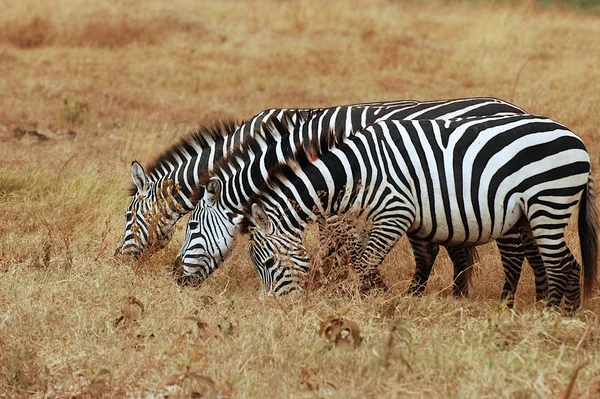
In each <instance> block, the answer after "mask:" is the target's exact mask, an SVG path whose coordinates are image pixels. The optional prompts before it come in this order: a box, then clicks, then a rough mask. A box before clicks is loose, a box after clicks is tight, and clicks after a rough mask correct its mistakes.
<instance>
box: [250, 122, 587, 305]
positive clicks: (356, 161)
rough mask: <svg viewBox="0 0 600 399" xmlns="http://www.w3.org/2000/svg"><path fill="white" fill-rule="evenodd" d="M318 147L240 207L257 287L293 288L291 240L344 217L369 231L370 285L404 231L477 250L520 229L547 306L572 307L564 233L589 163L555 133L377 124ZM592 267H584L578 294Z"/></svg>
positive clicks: (365, 254) (538, 126)
mask: <svg viewBox="0 0 600 399" xmlns="http://www.w3.org/2000/svg"><path fill="white" fill-rule="evenodd" d="M324 141H326V142H327V143H326V144H327V146H325V147H323V148H322V149H321V151H319V152H318V153H315V152H311V151H310V150H309V151H308V152H307V156H306V157H304V158H303V157H298V161H290V160H288V161H287V162H288V165H286V164H281V165H279V168H278V170H277V171H276V172H274V173H272V174H271V176H270V178H269V180H268V181H267V183H266V184H265V185H263V188H262V189H261V193H260V194H259V195H258V196H257V197H256V198H254V199H253V200H252V201H251V202H253V204H252V206H246V216H245V217H246V219H247V220H248V221H249V222H248V223H250V225H251V226H252V227H251V228H250V230H252V233H253V237H252V238H251V248H250V252H251V257H252V259H253V261H254V262H257V261H258V262H259V263H256V264H255V265H256V267H257V268H258V269H259V270H260V274H261V275H262V276H263V280H264V281H265V283H266V284H267V286H268V288H270V289H272V290H274V291H275V292H276V293H282V292H286V291H288V290H291V289H294V288H296V287H297V286H298V274H303V273H305V272H306V269H307V264H306V262H307V257H306V253H305V250H304V248H303V246H302V243H301V240H300V233H301V232H302V231H303V229H304V228H305V226H306V224H307V222H310V221H314V220H318V218H320V217H327V216H328V215H341V214H346V213H349V212H354V213H355V214H356V215H357V217H361V218H364V219H366V220H367V221H368V222H369V223H370V224H371V231H370V236H369V241H368V244H367V245H366V247H365V249H364V250H363V251H362V253H361V254H360V257H359V261H358V266H357V267H358V271H359V274H360V275H361V277H363V279H364V281H366V282H368V283H369V284H371V285H372V286H374V287H378V286H381V285H382V284H383V282H382V281H379V280H377V279H372V276H376V275H377V274H378V271H377V269H378V267H379V264H380V263H381V262H382V260H383V258H384V257H385V255H386V254H387V253H388V252H389V251H390V250H391V248H392V247H393V245H394V244H395V243H396V242H397V240H398V239H399V238H400V237H401V236H402V235H403V234H405V233H410V234H411V235H413V236H414V237H417V238H419V239H422V240H424V241H428V242H432V243H435V244H440V245H450V246H461V245H480V244H484V243H487V242H489V241H491V240H494V239H497V238H499V237H502V236H503V235H504V234H506V233H508V232H512V231H515V229H519V228H520V227H521V226H530V227H531V233H532V236H533V241H534V242H535V244H536V245H537V247H538V248H539V251H540V254H541V257H542V259H543V264H544V266H545V269H546V272H547V275H548V281H549V294H548V304H549V305H550V306H551V305H557V304H558V303H559V302H560V300H561V299H562V297H563V294H565V293H566V299H567V303H566V305H567V308H568V309H573V308H577V307H578V306H579V303H580V288H579V287H580V286H579V275H580V266H579V264H578V263H577V262H576V261H575V259H574V257H573V256H572V254H571V252H570V251H569V249H568V247H567V246H566V243H565V241H564V228H565V226H566V224H567V222H568V220H569V217H570V216H571V214H572V213H573V211H574V209H575V208H576V206H577V204H578V203H579V201H580V199H581V198H582V195H584V196H585V198H584V199H585V201H583V204H585V205H586V208H585V209H593V201H591V198H592V195H591V192H590V191H589V187H588V182H589V178H590V162H589V155H588V153H587V151H586V149H585V146H584V145H583V142H582V141H581V140H580V139H579V138H578V137H577V136H576V135H575V134H574V133H572V132H571V131H569V130H568V129H566V128H565V127H564V126H562V125H560V124H558V123H556V122H554V121H552V120H550V119H547V118H543V117H538V116H532V115H517V116H499V117H498V116H497V117H480V118H465V119H456V120H452V121H441V120H430V121H425V120H418V121H383V122H378V123H375V124H374V125H372V126H369V127H368V128H367V129H365V130H363V131H361V132H358V133H356V134H355V135H351V136H350V137H347V138H344V137H339V136H338V137H335V136H334V135H330V136H329V137H328V138H327V139H325V140H324ZM322 142H323V140H322ZM328 149H330V150H328ZM290 203H293V204H294V206H289V204H290ZM582 209H584V208H582ZM588 214H590V212H586V211H584V212H583V214H582V212H581V211H580V224H581V225H582V226H588V233H586V232H585V231H584V232H583V234H582V232H581V229H580V240H585V239H586V237H583V235H589V236H592V235H593V236H594V237H595V231H596V223H595V222H594V221H593V220H592V219H593V218H588V217H587V216H589V215H588ZM591 214H595V212H591ZM266 220H267V222H266ZM586 220H587V222H586ZM592 241H594V240H592ZM594 248H595V245H594ZM582 252H584V248H583V246H582ZM592 252H593V254H592V255H590V256H591V258H593V259H595V256H596V254H595V250H592ZM584 258H585V257H584ZM589 258H590V257H588V259H589ZM265 259H268V260H265ZM261 261H262V263H260V262H261ZM595 267H596V265H595V262H591V261H590V262H587V264H586V262H585V259H584V271H585V272H586V278H585V279H584V283H585V284H586V286H585V287H586V293H589V292H590V290H591V288H590V287H591V284H592V283H593V281H594V280H595ZM265 276H266V277H265Z"/></svg>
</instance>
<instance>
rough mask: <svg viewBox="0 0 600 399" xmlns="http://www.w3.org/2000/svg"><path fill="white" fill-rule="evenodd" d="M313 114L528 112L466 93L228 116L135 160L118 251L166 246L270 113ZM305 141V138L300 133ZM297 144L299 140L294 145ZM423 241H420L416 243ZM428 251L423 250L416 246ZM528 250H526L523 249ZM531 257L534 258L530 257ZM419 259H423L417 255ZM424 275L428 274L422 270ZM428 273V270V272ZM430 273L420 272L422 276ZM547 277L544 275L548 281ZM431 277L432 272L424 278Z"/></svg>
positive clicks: (352, 125) (369, 119)
mask: <svg viewBox="0 0 600 399" xmlns="http://www.w3.org/2000/svg"><path fill="white" fill-rule="evenodd" d="M309 113H310V114H311V115H312V119H311V127H312V128H313V129H319V130H320V129H326V128H328V127H335V126H337V127H344V128H345V129H346V131H347V132H348V133H349V132H350V131H355V130H359V129H361V128H363V127H364V126H367V125H368V124H371V123H373V122H374V121H376V120H377V119H379V118H383V119H415V118H442V119H448V118H453V117H457V116H465V115H494V114H498V113H515V114H522V113H524V111H523V110H521V109H520V108H518V107H516V106H514V105H512V104H509V103H506V102H504V101H502V100H498V99H495V98H465V99H455V100H440V101H426V102H419V101H412V100H409V101H388V102H378V103H375V102H374V103H363V104H356V105H348V106H338V107H331V108H325V109H322V108H321V109H311V110H308V109H268V110H265V111H263V112H261V113H259V114H258V115H256V116H255V117H253V118H252V119H250V120H248V121H246V122H245V123H242V124H240V125H239V126H238V125H237V124H236V123H234V122H231V121H226V122H223V123H220V124H215V125H213V126H203V127H201V128H200V129H198V131H196V132H194V133H192V134H190V135H188V136H186V137H184V138H182V139H181V140H180V141H179V142H178V143H177V144H175V145H173V146H171V147H170V148H168V149H167V150H166V151H164V152H163V153H162V154H160V155H159V156H158V157H157V158H156V159H155V160H154V161H153V162H152V163H151V164H150V166H149V167H148V168H147V170H146V171H145V170H144V168H142V166H141V165H140V164H139V163H138V162H137V161H134V162H133V163H132V165H131V176H132V179H133V183H134V184H133V185H132V187H131V188H130V190H129V192H130V195H131V196H132V199H131V202H130V204H129V207H128V208H127V211H126V212H125V231H124V233H123V238H122V239H121V241H120V242H119V244H118V246H117V248H116V250H115V254H116V255H117V254H118V255H123V256H125V257H128V258H133V259H137V258H139V257H140V256H142V255H143V254H146V255H150V254H152V253H153V252H154V251H156V250H159V249H161V248H163V247H165V246H166V245H167V244H168V243H169V241H170V239H171V234H172V230H173V227H174V225H175V224H176V223H177V221H178V220H179V219H180V218H181V217H182V216H184V215H186V214H187V213H189V212H191V211H192V210H193V209H194V205H195V204H194V203H192V201H191V193H192V190H193V188H194V187H195V186H196V183H197V181H198V179H199V176H202V175H203V174H204V173H206V172H207V171H210V170H211V169H212V168H213V164H214V163H215V162H216V161H217V160H219V159H220V158H221V157H223V156H224V155H226V154H227V153H229V152H231V151H232V150H233V149H235V148H243V147H244V146H245V145H246V142H247V140H248V139H251V138H252V137H253V135H254V132H256V131H260V129H261V125H262V123H263V122H265V121H266V120H268V119H269V118H276V119H278V120H282V118H283V115H284V114H287V115H290V116H291V119H292V120H293V121H294V123H296V124H299V123H300V122H301V121H303V120H304V119H306V118H307V117H308V115H309ZM294 139H295V140H299V139H300V138H299V137H295V138H294ZM290 145H291V146H292V148H295V143H291V144H290ZM413 245H415V246H417V245H419V243H413ZM417 252H423V251H418V250H417V251H416V252H415V253H417ZM520 252H522V251H520ZM530 262H531V260H530ZM417 263H419V264H423V262H420V261H419V259H417ZM421 274H423V273H421ZM427 276H428V273H427ZM423 278H424V277H420V281H422V280H423ZM544 278H545V276H542V280H543V279H544ZM424 279H425V281H426V277H425V278H424Z"/></svg>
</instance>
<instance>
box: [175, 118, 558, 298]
mask: <svg viewBox="0 0 600 399" xmlns="http://www.w3.org/2000/svg"><path fill="white" fill-rule="evenodd" d="M266 125H268V123H267V124H266ZM334 126H335V125H334ZM271 127H273V126H271ZM323 127H326V128H327V129H324V128H323ZM330 129H332V130H333V131H336V132H340V134H341V135H344V136H346V135H348V134H350V132H347V131H345V130H344V129H343V128H335V127H333V128H332V127H331V125H330V124H323V123H316V124H311V123H310V122H306V123H304V124H302V125H301V126H300V127H299V128H296V129H294V130H293V131H292V132H290V131H286V130H285V129H284V130H282V131H281V132H279V133H277V131H276V130H277V128H276V127H274V129H273V130H275V132H273V133H272V134H271V136H270V137H265V138H264V139H263V140H262V142H261V140H256V142H251V141H249V142H248V144H247V148H245V149H237V150H236V151H234V152H233V153H231V154H229V155H228V156H226V157H225V158H224V159H223V160H222V161H220V163H219V164H217V165H216V166H215V168H214V170H213V171H212V172H211V173H206V174H205V175H204V177H203V178H202V179H201V182H200V183H199V187H198V188H197V190H196V197H195V202H197V203H198V204H197V206H196V209H195V210H194V211H193V212H192V215H191V216H190V219H189V221H188V225H187V230H186V235H185V240H184V243H183V245H182V247H181V250H180V252H179V255H178V256H177V259H176V261H175V266H174V268H175V269H178V270H179V269H183V275H182V276H180V278H179V281H180V282H201V281H203V280H204V279H205V278H207V277H208V276H209V275H210V274H211V273H212V272H213V271H214V270H216V268H217V267H218V266H219V265H220V264H221V263H222V262H223V261H224V260H225V259H226V258H227V257H228V256H229V254H230V253H231V251H232V247H233V243H234V240H235V236H236V233H237V231H238V229H239V227H240V222H241V220H242V217H241V216H242V213H243V204H244V203H245V201H247V200H248V199H249V198H250V197H251V196H252V195H254V194H255V193H256V192H257V187H259V186H260V184H262V182H264V180H265V179H266V178H267V176H268V174H269V169H270V167H271V166H273V165H274V164H275V163H276V161H277V160H281V159H282V157H283V155H282V154H283V153H289V154H293V153H294V152H295V151H296V149H295V147H294V146H295V145H297V144H299V143H301V142H302V140H307V138H308V139H310V142H311V143H312V144H311V145H315V146H317V147H319V146H320V145H321V144H320V143H321V141H322V140H323V138H324V137H326V135H321V132H323V131H325V132H327V131H329V130H330ZM265 131H269V132H270V131H271V128H270V127H267V128H266V129H265V127H263V129H262V132H263V133H264V132H265ZM276 136H277V137H285V138H283V139H278V138H276ZM301 138H302V140H301ZM305 142H307V141H305ZM267 143H271V146H269V147H268V148H267V145H268V144H267ZM265 148H267V150H265ZM213 175H214V176H213ZM515 237H516V239H515ZM409 238H410V241H411V244H412V245H413V249H414V254H415V257H416V260H417V271H416V273H415V277H413V280H412V281H411V285H410V292H411V293H421V292H422V290H423V288H424V285H425V282H426V281H427V277H428V276H429V273H430V271H431V265H432V264H433V261H434V260H435V255H436V254H437V248H439V247H438V245H437V244H436V243H428V242H426V241H424V240H421V239H420V238H418V237H415V236H412V235H410V236H409ZM521 240H522V239H521V236H520V230H519V227H515V228H514V229H513V230H510V231H509V232H508V233H507V235H505V236H503V237H500V238H499V241H500V242H503V243H505V245H504V246H503V247H501V248H500V249H501V251H502V260H503V264H504V265H507V267H508V268H510V270H507V271H506V282H505V286H504V289H503V294H502V296H503V299H508V300H509V305H510V304H511V302H510V300H511V298H512V297H514V292H515V291H516V286H517V282H518V279H519V276H520V271H521V265H522V261H523V254H524V249H523V247H522V246H520V242H521ZM525 242H528V241H525ZM415 248H416V249H415ZM421 248H425V250H422V249H421ZM430 248H433V249H431V251H432V252H433V251H434V250H435V251H436V252H435V253H433V254H430V253H428V252H427V250H429V249H430ZM450 248H451V252H450V254H451V257H452V259H453V261H455V262H456V261H457V258H458V259H459V261H460V258H459V257H456V256H452V247H450ZM454 252H455V253H458V254H460V252H459V251H454ZM527 255H528V256H531V259H530V264H531V265H532V267H536V268H535V269H534V272H535V274H536V297H537V298H538V299H543V298H544V297H545V293H546V287H547V282H546V276H545V269H544V268H543V263H542V261H541V259H539V258H540V256H539V254H538V253H537V248H536V247H535V246H533V248H530V249H529V251H527ZM463 259H464V258H463ZM511 259H517V261H513V262H509V261H510V260H511ZM538 259H539V260H538ZM463 262H464V260H463ZM423 270H424V271H423ZM455 270H456V269H455ZM462 270H464V268H463V269H462ZM457 274H458V273H456V271H455V276H456V275H457ZM421 276H424V277H421ZM457 285H461V286H466V283H465V282H464V281H463V282H460V283H457ZM459 293H460V291H459ZM455 294H456V291H455Z"/></svg>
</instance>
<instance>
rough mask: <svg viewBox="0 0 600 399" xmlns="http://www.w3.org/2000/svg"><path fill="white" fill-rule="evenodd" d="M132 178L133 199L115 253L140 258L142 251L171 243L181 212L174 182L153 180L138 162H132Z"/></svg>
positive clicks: (151, 250) (150, 250)
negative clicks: (177, 205) (174, 227)
mask: <svg viewBox="0 0 600 399" xmlns="http://www.w3.org/2000/svg"><path fill="white" fill-rule="evenodd" d="M131 177H132V178H133V183H134V189H133V190H132V195H133V198H132V199H131V203H130V204H129V207H128V208H127V212H126V213H125V232H124V233H123V238H122V239H121V241H120V242H119V245H118V246H117V248H116V250H115V255H123V256H125V257H127V258H132V259H137V258H139V257H140V256H141V255H142V253H144V252H146V253H150V254H151V253H152V252H153V251H156V250H159V249H161V248H164V247H165V246H166V245H167V244H168V243H169V241H170V240H171V235H172V227H173V225H174V224H175V223H176V222H177V220H179V218H180V217H181V214H180V213H178V212H177V211H176V210H177V207H176V206H175V205H173V204H174V203H173V201H172V198H173V195H174V193H175V191H177V187H175V186H174V185H173V182H172V181H170V180H163V181H161V182H151V181H150V179H149V178H148V176H147V175H146V173H145V172H144V168H142V165H140V164H139V163H138V162H137V161H133V163H132V164H131ZM169 200H171V201H169ZM174 206H175V209H173V207H174Z"/></svg>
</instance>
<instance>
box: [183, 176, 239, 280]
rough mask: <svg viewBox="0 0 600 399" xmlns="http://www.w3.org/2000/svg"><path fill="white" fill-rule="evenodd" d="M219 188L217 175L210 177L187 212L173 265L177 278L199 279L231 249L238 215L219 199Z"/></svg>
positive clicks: (212, 268)
mask: <svg viewBox="0 0 600 399" xmlns="http://www.w3.org/2000/svg"><path fill="white" fill-rule="evenodd" d="M222 189H223V182H222V181H221V180H220V179H219V178H218V177H212V178H210V179H209V180H208V182H207V183H206V186H205V187H204V195H203V197H202V198H201V199H200V200H199V201H198V203H197V205H196V208H194V211H193V212H192V214H191V215H190V219H189V220H188V224H187V228H186V232H185V240H184V242H183V245H182V247H181V250H180V251H179V254H178V256H177V259H175V264H174V268H173V269H174V271H175V273H176V274H177V273H178V274H181V275H182V276H181V278H180V282H191V281H193V282H195V283H199V282H202V280H204V279H205V278H206V277H208V276H209V275H210V274H211V273H212V272H213V271H214V270H215V269H216V268H217V267H219V265H220V264H221V263H223V262H224V261H225V259H227V257H228V256H229V254H230V253H231V251H232V249H233V244H234V240H235V235H236V233H237V231H238V229H239V225H240V222H241V220H242V216H241V215H238V214H236V212H235V211H234V210H232V209H230V207H229V206H227V205H226V203H225V201H223V198H222V196H221V192H222V191H223V190H222ZM197 190H198V188H197ZM195 194H196V193H195ZM181 268H183V269H181Z"/></svg>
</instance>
